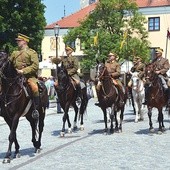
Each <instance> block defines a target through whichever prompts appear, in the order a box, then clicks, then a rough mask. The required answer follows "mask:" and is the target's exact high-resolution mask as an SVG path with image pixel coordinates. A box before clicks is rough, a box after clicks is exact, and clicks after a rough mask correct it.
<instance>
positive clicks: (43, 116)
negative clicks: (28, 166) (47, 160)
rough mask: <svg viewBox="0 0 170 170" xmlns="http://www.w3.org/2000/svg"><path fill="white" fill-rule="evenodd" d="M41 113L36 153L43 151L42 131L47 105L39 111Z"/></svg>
mask: <svg viewBox="0 0 170 170" xmlns="http://www.w3.org/2000/svg"><path fill="white" fill-rule="evenodd" d="M39 113H40V115H39V124H38V129H39V131H38V133H39V137H38V141H37V142H36V150H35V152H36V153H40V151H41V148H40V147H41V138H42V132H43V130H44V118H45V107H44V108H42V109H41V111H39ZM36 123H37V122H36ZM35 126H36V125H35Z"/></svg>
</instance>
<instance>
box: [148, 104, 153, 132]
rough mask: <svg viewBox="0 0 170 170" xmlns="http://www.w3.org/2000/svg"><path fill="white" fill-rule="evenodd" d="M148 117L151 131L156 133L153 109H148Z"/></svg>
mask: <svg viewBox="0 0 170 170" xmlns="http://www.w3.org/2000/svg"><path fill="white" fill-rule="evenodd" d="M148 117H149V126H150V127H149V131H150V132H154V128H153V124H152V108H151V107H148Z"/></svg>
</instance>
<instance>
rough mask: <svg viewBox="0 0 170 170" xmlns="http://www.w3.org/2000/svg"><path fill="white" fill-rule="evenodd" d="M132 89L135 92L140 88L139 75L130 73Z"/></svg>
mask: <svg viewBox="0 0 170 170" xmlns="http://www.w3.org/2000/svg"><path fill="white" fill-rule="evenodd" d="M131 75H132V76H131V81H132V89H134V90H137V89H138V88H139V87H140V82H141V79H140V78H139V73H138V72H134V73H131Z"/></svg>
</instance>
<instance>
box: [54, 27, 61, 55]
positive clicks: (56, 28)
mask: <svg viewBox="0 0 170 170" xmlns="http://www.w3.org/2000/svg"><path fill="white" fill-rule="evenodd" d="M59 31H60V27H59V25H58V24H56V25H55V26H54V34H55V39H56V57H58V35H59Z"/></svg>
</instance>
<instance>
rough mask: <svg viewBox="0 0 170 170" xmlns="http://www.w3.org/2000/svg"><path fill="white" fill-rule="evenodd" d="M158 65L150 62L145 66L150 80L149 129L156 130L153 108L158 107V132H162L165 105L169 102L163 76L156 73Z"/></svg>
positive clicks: (148, 102)
mask: <svg viewBox="0 0 170 170" xmlns="http://www.w3.org/2000/svg"><path fill="white" fill-rule="evenodd" d="M155 69H156V66H155V64H154V63H152V64H148V65H147V66H146V68H145V76H146V80H147V81H148V82H149V90H148V94H147V96H146V97H147V108H148V117H149V126H150V127H149V131H150V132H151V133H153V132H154V128H153V123H152V108H154V107H155V108H157V110H158V122H159V128H158V134H162V133H163V132H164V131H165V126H164V116H163V112H162V110H163V107H165V106H167V104H168V94H167V93H166V92H165V90H164V88H163V85H162V82H161V78H160V77H159V76H158V75H157V74H156V73H155ZM168 114H170V113H169V112H168Z"/></svg>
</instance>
